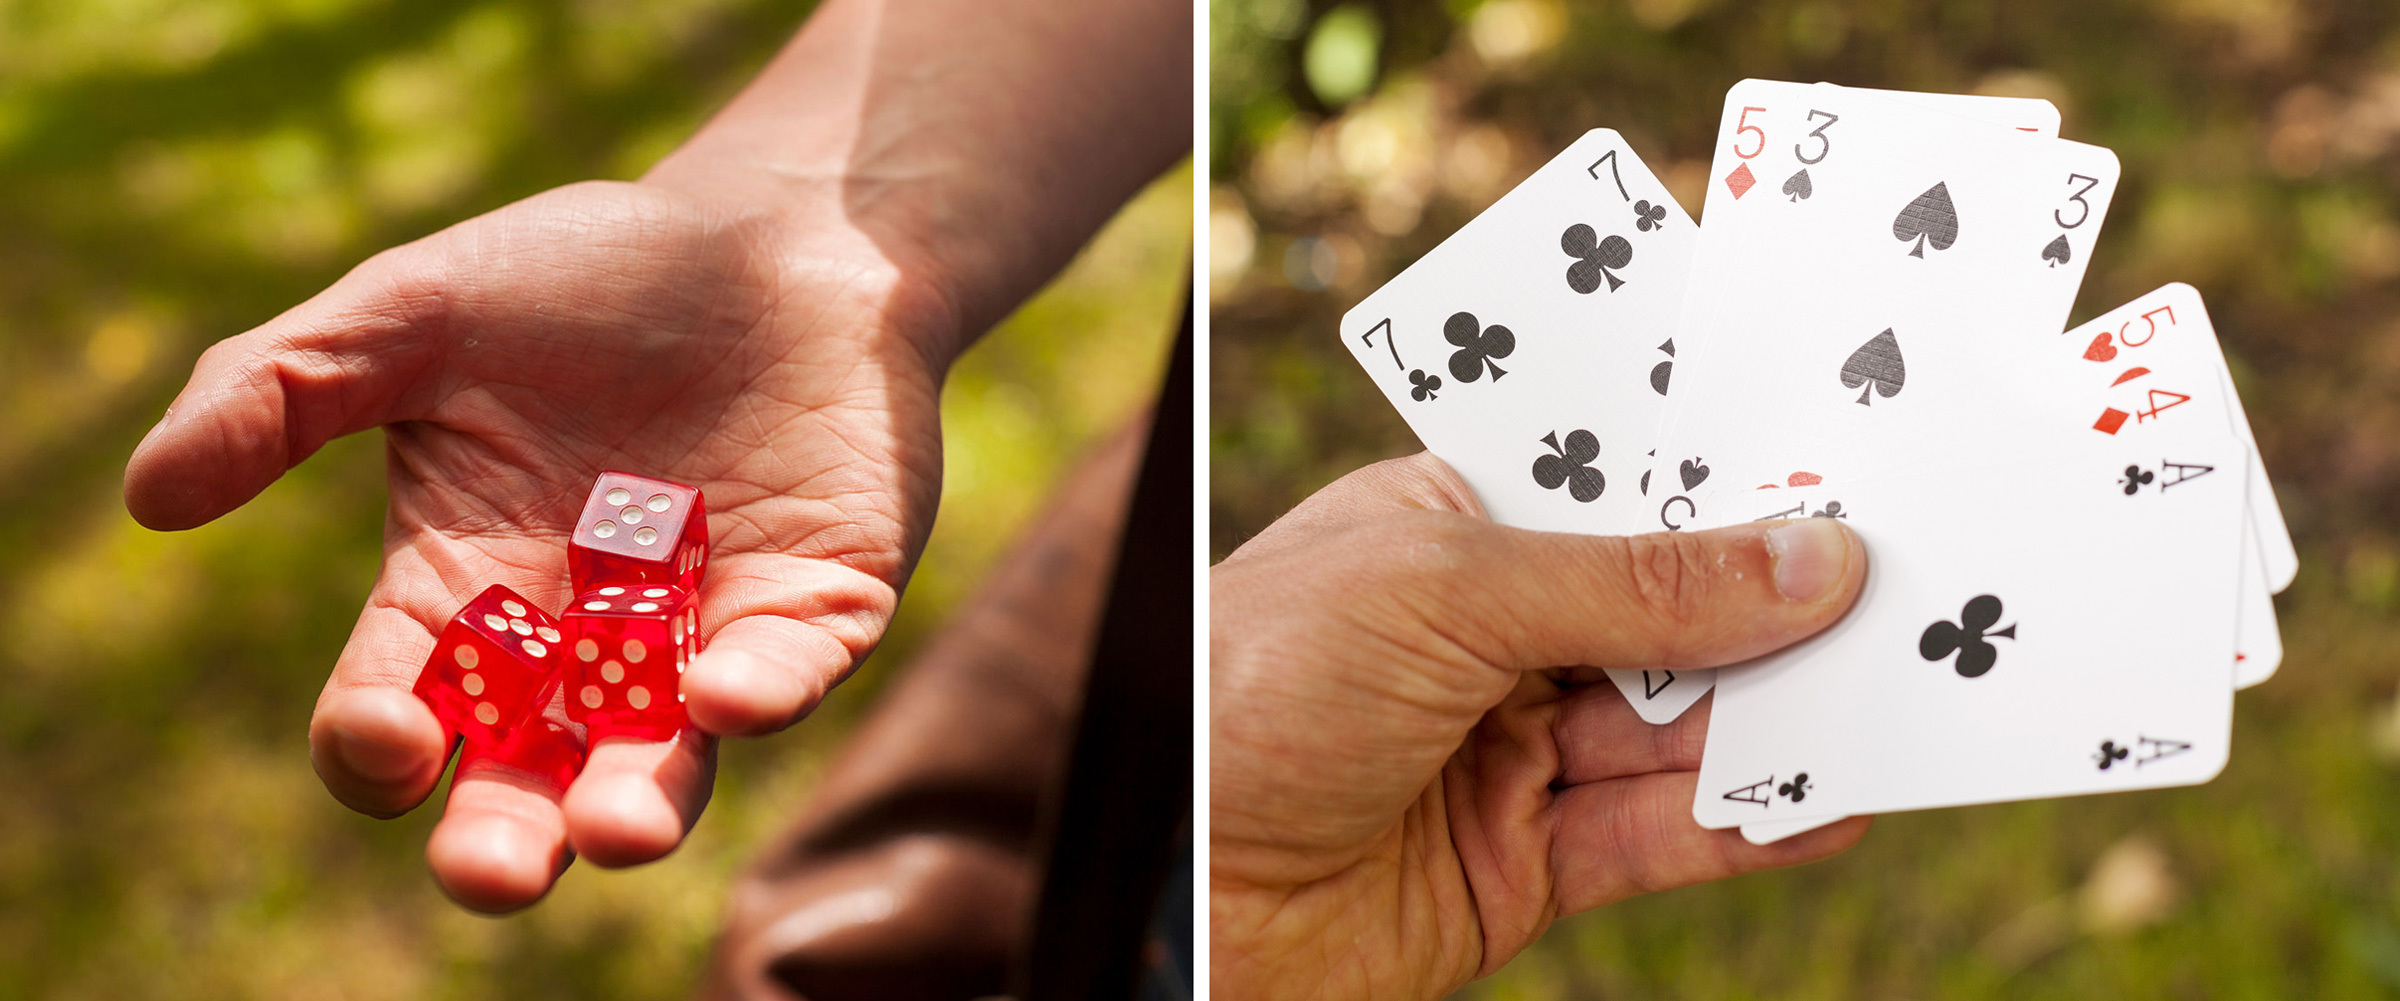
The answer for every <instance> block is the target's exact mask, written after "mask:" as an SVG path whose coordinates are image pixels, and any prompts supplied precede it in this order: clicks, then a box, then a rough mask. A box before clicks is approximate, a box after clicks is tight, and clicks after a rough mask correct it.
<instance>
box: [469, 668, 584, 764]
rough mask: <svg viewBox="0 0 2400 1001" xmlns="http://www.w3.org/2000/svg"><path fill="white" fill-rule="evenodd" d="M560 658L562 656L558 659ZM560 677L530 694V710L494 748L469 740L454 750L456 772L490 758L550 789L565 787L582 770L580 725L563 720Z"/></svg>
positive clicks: (555, 677) (565, 710)
mask: <svg viewBox="0 0 2400 1001" xmlns="http://www.w3.org/2000/svg"><path fill="white" fill-rule="evenodd" d="M562 661H563V658H562ZM563 683H564V682H563V680H562V679H561V678H560V677H559V676H557V675H552V676H551V677H550V679H549V681H547V682H546V683H544V684H543V685H542V687H541V690H540V691H539V692H538V693H536V694H535V695H534V699H533V704H534V709H533V711H532V712H531V713H528V714H527V715H526V716H525V718H524V719H523V720H522V721H520V722H519V723H518V724H517V726H516V728H515V729H513V730H511V731H509V734H508V739H507V740H505V741H503V742H501V743H500V744H499V746H497V747H486V746H484V745H481V744H476V743H473V742H469V743H468V744H467V746H466V747H465V748H463V749H461V750H460V751H459V752H458V771H459V774H461V775H464V774H466V772H467V769H468V768H469V766H472V765H474V764H475V763H477V762H479V761H484V760H491V761H494V762H497V763H499V764H502V765H506V766H508V767H511V768H515V769H517V770H519V771H523V772H528V773H530V774H532V775H534V776H535V777H537V778H539V779H541V780H542V781H544V782H546V783H549V785H550V787H551V788H553V789H565V788H566V787H567V786H568V785H569V784H570V783H572V782H574V781H575V776H577V775H579V774H582V772H583V759H584V734H583V727H580V726H577V725H575V724H574V723H572V722H569V721H568V719H567V706H566V700H564V699H562V698H560V697H559V687H560V686H561V685H562V684H563Z"/></svg>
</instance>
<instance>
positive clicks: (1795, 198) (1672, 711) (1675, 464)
mask: <svg viewBox="0 0 2400 1001" xmlns="http://www.w3.org/2000/svg"><path fill="white" fill-rule="evenodd" d="M1743 88H1749V89H1748V90H1747V91H1744V90H1743ZM1736 90H1737V91H1739V92H1742V93H1743V96H1745V97H1756V98H1757V99H1758V100H1772V101H1774V102H1777V103H1778V104H1783V105H1800V104H1806V103H1809V102H1810V101H1811V100H1812V98H1813V97H1814V96H1815V95H1820V94H1822V93H1824V92H1825V91H1828V90H1830V91H1832V92H1835V93H1837V94H1838V93H1840V92H1842V91H1843V88H1839V87H1833V86H1832V85H1823V84H1821V85H1816V86H1813V87H1812V86H1809V85H1804V84H1795V83H1782V82H1777V81H1758V80H1752V81H1744V83H1743V84H1742V85H1741V86H1739V87H1737V88H1736ZM1858 93H1861V94H1865V95H1869V96H1870V97H1880V98H1881V99H1886V100H1891V101H1897V102H1902V103H1904V104H1906V105H1908V106H1910V107H1913V108H1916V109H1919V110H1921V111H1923V112H1925V113H1926V114H1929V115H1934V116H1937V117H1938V119H1939V120H1940V121H1942V122H1943V123H1944V126H1945V128H1946V129H1948V130H1957V131H1963V132H1967V133H1970V134H1974V133H1982V132H1984V131H1986V130H1989V129H1990V128H1991V127H1992V126H2005V127H2008V128H2013V129H2020V130H2022V131H2025V132H2029V133H2032V134H2034V135H2036V136H2049V137H2054V136H2056V135H2057V133H2058V121H2059V117H2058V109H2057V108H2056V107H2055V106H2053V105H2051V104H2050V103H2049V102H2048V101H2040V100H2032V99H2025V98H1995V97H1978V96H1962V95H1951V94H1919V93H1911V92H1905V91H1875V90H1864V91H1858ZM1727 108H1728V111H1727V117H1726V122H1725V126H1724V128H1725V131H1726V132H1727V133H1728V134H1731V135H1734V136H1735V137H1736V138H1737V139H1741V138H1754V139H1756V140H1757V142H1756V143H1755V146H1756V148H1755V149H1752V150H1751V151H1750V152H1751V153H1752V154H1753V156H1754V157H1755V156H1756V154H1758V153H1759V152H1761V151H1763V150H1765V149H1766V143H1767V141H1768V140H1767V138H1766V133H1765V131H1764V129H1763V128H1761V127H1759V126H1754V125H1751V124H1750V123H1749V121H1748V119H1747V117H1746V115H1745V113H1746V112H1747V111H1748V110H1750V109H1748V108H1747V107H1744V106H1743V105H1741V104H1737V103H1736V102H1735V101H1734V100H1733V98H1732V97H1730V96H1729V98H1728V101H1727ZM1833 117H1834V116H1833V114H1832V113H1826V112H1818V113H1816V114H1812V115H1809V116H1807V117H1805V118H1804V119H1803V122H1804V124H1807V125H1811V126H1814V128H1812V129H1811V130H1810V131H1809V132H1808V133H1807V134H1806V135H1805V136H1798V137H1797V138H1798V139H1799V140H1800V141H1795V142H1794V143H1793V144H1792V149H1791V152H1790V155H1791V158H1792V160H1793V161H1794V162H1795V163H1797V164H1799V165H1800V166H1799V169H1798V170H1796V171H1795V172H1794V173H1792V174H1791V175H1789V176H1788V177H1787V178H1786V179H1785V181H1784V184H1783V186H1784V189H1785V190H1783V191H1782V192H1781V194H1782V195H1783V196H1784V197H1785V198H1787V199H1789V200H1791V201H1792V202H1794V203H1798V202H1800V201H1804V200H1808V199H1810V198H1813V197H1814V195H1815V190H1814V186H1813V185H1814V182H1813V180H1812V179H1811V177H1810V175H1809V173H1808V170H1809V166H1810V165H1812V164H1823V163H1825V162H1826V161H1827V160H1828V159H1829V157H1830V156H1831V150H1832V139H1831V138H1830V137H1829V135H1828V131H1829V130H1830V128H1831V126H1832V124H1834V121H1833ZM1778 137H1779V138H1780V137H1781V132H1780V130H1779V132H1778ZM1733 152H1736V153H1738V151H1733ZM1736 158H1737V159H1738V158H1739V157H1738V156H1737V157H1736ZM1725 159H1726V155H1725V153H1723V152H1721V153H1720V155H1719V160H1720V161H1723V160H1725ZM1837 166H1839V164H1837ZM1742 169H1746V168H1742ZM1751 183H1755V182H1751ZM1746 190H1747V187H1746V186H1743V185H1735V186H1729V187H1723V188H1719V187H1714V186H1712V188H1711V189H1710V193H1709V195H1708V197H1709V199H1710V201H1711V204H1712V205H1713V204H1715V203H1716V202H1717V201H1718V199H1720V198H1721V197H1724V196H1726V195H1727V193H1728V192H1731V197H1733V198H1735V199H1736V200H1738V198H1739V197H1740V195H1741V194H1742V193H1743V192H1745V191H1746ZM1710 212H1711V213H1712V214H1716V215H1722V214H1723V213H1720V212H1718V210H1716V209H1714V208H1712V209H1710ZM1710 238H1711V236H1710V235H1709V234H1704V235H1703V240H1704V241H1705V240H1707V239H1710ZM1692 297H1693V296H1692V293H1690V292H1687V303H1686V306H1685V310H1687V311H1688V310H1690V309H1692V306H1691V305H1690V301H1689V300H1690V299H1691V298H1692ZM2062 319H2063V315H2062ZM1683 320H1684V322H1683V324H1682V326H1680V327H1679V328H1678V336H1691V335H1693V334H1694V333H1695V332H1694V331H1693V328H1692V324H1691V323H1690V322H1689V321H1690V318H1689V315H1688V312H1687V314H1686V315H1685V316H1684V317H1683ZM1660 348H1661V350H1662V352H1665V353H1668V354H1672V353H1673V352H1674V348H1675V344H1674V342H1673V341H1669V342H1667V343H1666V344H1662V345H1661V346H1660ZM1670 369H1671V366H1670V365H1669V364H1667V363H1666V362H1665V361H1662V362H1661V363H1660V364H1659V365H1658V366H1657V367H1656V368H1654V369H1653V370H1652V374H1653V376H1654V377H1655V378H1656V388H1657V389H1658V390H1659V391H1660V392H1661V394H1662V395H1666V396H1668V397H1669V398H1670V399H1672V398H1673V397H1674V395H1675V394H1674V393H1673V391H1672V389H1671V386H1670V383H1669V380H1668V379H1667V378H1666V374H1667V373H1668V372H1669V371H1670ZM1659 420H1660V421H1662V422H1663V420H1664V417H1663V415H1662V416H1661V418H1659ZM1656 440H1657V434H1656V433H1655V432H1654V433H1653V435H1652V436H1651V444H1652V446H1653V447H1652V448H1650V449H1649V450H1647V455H1648V456H1649V457H1650V458H1651V460H1652V461H1653V462H1658V460H1659V458H1660V456H1659V453H1658V451H1657V449H1656V447H1655V443H1656ZM1805 466H1806V464H1805V463H1801V464H1797V465H1792V466H1791V468H1790V469H1789V470H1785V471H1781V472H1779V473H1778V475H1777V477H1776V478H1775V481H1776V482H1782V483H1788V484H1793V485H1802V484H1807V483H1814V482H1819V481H1820V480H1821V479H1822V476H1821V474H1818V473H1813V472H1811V471H1810V470H1809V469H1807V468H1805ZM1714 471H1715V470H1714V469H1713V468H1712V467H1711V466H1710V465H1709V462H1708V458H1707V456H1705V455H1697V454H1695V455H1689V456H1683V455H1677V456H1676V457H1673V458H1670V459H1667V460H1666V461H1665V462H1663V463H1660V464H1659V465H1658V466H1657V468H1655V469H1654V470H1651V471H1647V472H1645V473H1644V474H1643V477H1642V481H1641V482H1642V487H1643V490H1642V497H1641V499H1642V500H1643V501H1644V502H1645V507H1644V509H1643V510H1642V511H1641V512H1639V513H1637V514H1635V515H1633V516H1632V517H1631V519H1630V520H1629V521H1625V522H1622V523H1620V524H1619V526H1618V527H1616V528H1615V529H1613V531H1618V532H1628V533H1630V532H1644V531H1658V530H1661V529H1668V530H1672V529H1676V528H1680V527H1681V526H1682V524H1683V522H1684V521H1686V520H1688V519H1689V518H1690V517H1692V516H1694V515H1695V514H1697V509H1696V508H1695V507H1694V506H1693V505H1694V500H1693V498H1694V497H1696V496H1699V494H1700V491H1701V488H1702V487H1703V486H1704V485H1706V484H1708V482H1709V477H1710V476H1711V475H1712V474H1713V473H1714ZM1717 482H1718V483H1720V484H1721V483H1723V482H1724V481H1723V480H1719V481H1717ZM1610 677H1611V679H1612V680H1614V681H1616V683H1617V685H1618V687H1619V689H1620V690H1622V691H1623V692H1625V694H1626V698H1627V700H1628V701H1631V702H1633V703H1634V705H1635V706H1636V707H1637V708H1639V709H1642V710H1643V718H1644V719H1648V720H1650V721H1652V722H1666V721H1667V720H1669V719H1672V718H1674V716H1675V715H1676V714H1679V713H1681V712H1682V711H1683V709H1684V708H1687V707H1689V706H1690V705H1691V703H1692V702H1694V701H1697V700H1698V699H1699V697H1700V696H1701V695H1702V694H1705V693H1706V692H1707V691H1708V688H1709V686H1710V685H1711V684H1712V683H1713V681H1712V679H1713V677H1714V674H1713V672H1711V671H1708V670H1685V671H1677V672H1673V673H1672V674H1669V673H1668V672H1663V671H1661V672H1632V671H1612V672H1611V673H1610ZM1637 683H1638V684H1639V687H1636V685H1637ZM1661 684H1664V685H1667V686H1669V687H1668V688H1666V689H1665V690H1663V691H1662V689H1661V688H1659V687H1658V686H1659V685H1661ZM1673 686H1681V691H1680V692H1678V693H1675V697H1676V700H1675V701H1673V702H1670V703H1661V702H1659V700H1658V696H1659V695H1662V694H1667V693H1668V692H1674V688H1673Z"/></svg>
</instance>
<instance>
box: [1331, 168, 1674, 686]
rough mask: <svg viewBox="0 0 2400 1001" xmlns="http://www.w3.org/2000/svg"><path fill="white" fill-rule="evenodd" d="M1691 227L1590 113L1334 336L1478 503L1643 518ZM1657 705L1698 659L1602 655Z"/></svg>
mask: <svg viewBox="0 0 2400 1001" xmlns="http://www.w3.org/2000/svg"><path fill="white" fill-rule="evenodd" d="M1697 238H1698V233H1697V230H1696V229H1695V227H1694V226H1693V224H1692V221H1691V217H1690V216H1688V215H1686V214H1685V213H1684V211H1683V209H1682V208H1681V207H1679V206H1678V205H1677V204H1676V203H1675V200H1674V198H1673V197H1672V196H1671V195H1669V194H1668V193H1667V190H1666V187H1665V185H1663V184H1660V183H1659V181H1658V178H1657V177H1656V176H1655V175H1653V174H1652V173H1651V172H1650V169H1649V168H1648V167H1647V166H1646V165H1644V164H1643V163H1642V161H1641V159H1640V158H1639V157H1637V156H1635V155H1634V153H1633V151H1632V150H1631V149H1630V148H1628V147H1627V146H1626V145H1625V143H1624V140H1623V139H1622V137H1620V136H1618V135H1617V133H1616V132H1615V131H1613V130H1609V129H1596V130H1593V131H1591V132H1588V133H1586V134H1585V135H1584V136H1583V138H1581V139H1579V140H1577V141H1576V142H1575V143H1574V144H1573V145H1571V146H1569V147H1567V149H1566V150H1565V151H1564V152H1561V153H1560V154H1559V155H1558V156H1557V157H1554V158H1553V159H1552V160H1551V161H1550V162H1549V163H1547V164H1545V165H1543V166H1542V167H1541V169H1539V170H1537V171H1535V172H1534V174H1533V176H1532V177H1530V178H1528V179H1526V181H1525V182H1524V183H1523V184H1521V185H1519V186H1518V187H1517V188H1516V189H1514V190H1512V191H1510V192H1509V193H1508V194H1507V195H1504V196H1502V197H1501V198H1500V200H1499V201H1497V202H1495V203H1493V204H1492V206H1491V207H1490V208H1488V209H1486V210H1485V211H1484V212H1483V214H1481V215H1479V216H1477V217H1476V218H1475V219H1474V220H1473V221H1472V222H1469V223H1468V224H1467V225H1466V226H1464V227H1462V228H1461V229H1460V230H1459V231H1458V232H1457V233H1455V234H1453V235H1452V236H1451V237H1450V238H1449V239H1448V240H1445V241H1443V242H1442V244H1441V246H1439V247H1436V248H1434V250H1433V251H1432V252H1431V253H1428V254H1426V255H1425V257H1423V258H1422V259H1420V260H1418V261H1417V262H1416V263H1415V264H1413V265H1411V266H1410V267H1409V268H1408V269H1407V270H1406V271H1403V272H1401V273H1400V275H1399V276H1397V277H1395V278H1393V279H1392V281H1391V282H1390V283H1389V284H1386V285H1385V286H1384V287H1383V288H1381V289H1378V290H1377V291H1376V292H1375V293H1374V294H1373V295H1370V296H1368V297H1367V298H1366V299H1365V300H1363V301H1361V302H1360V303H1359V304H1358V305H1357V306H1356V307H1354V308H1352V309H1351V310H1350V312H1349V313H1348V314H1347V315H1345V316H1344V317H1343V320H1342V328H1343V332H1344V336H1343V341H1344V343H1346V344H1348V345H1349V346H1350V349H1351V352H1352V354H1353V355H1354V356H1356V357H1357V358H1358V360H1359V364H1360V365H1361V366H1363V367H1365V369H1366V370H1367V372H1368V374H1369V375H1370V376H1371V377H1373V378H1374V379H1375V381H1376V383H1377V385H1379V386H1381V387H1382V388H1383V390H1384V394H1385V396H1386V397H1387V398H1389V399H1390V400H1391V401H1392V405H1393V406H1394V407H1397V408H1398V409H1399V410H1400V413H1401V415H1402V416H1403V417H1404V418H1406V419H1407V420H1408V422H1409V426H1410V427H1411V428H1413V429H1415V430H1416V432H1417V437H1418V438H1419V439H1421V440H1423V441H1424V442H1425V446H1426V447H1427V448H1428V449H1430V450H1432V452H1433V453H1434V454H1435V455H1437V456H1440V457H1441V458H1442V460H1443V461H1445V462H1448V463H1449V464H1450V465H1451V467H1452V468H1454V469H1456V470H1458V472H1459V474H1460V475H1461V476H1462V477H1464V478H1465V479H1466V481H1467V484H1468V485H1469V486H1470V487H1472V488H1474V490H1475V493H1476V496H1477V497H1478V498H1479V499H1480V500H1481V501H1482V502H1483V504H1484V507H1485V510H1486V511H1487V512H1488V513H1489V514H1490V515H1491V517H1492V520H1493V521H1495V522H1497V523H1499V524H1503V525H1511V526H1515V527H1518V528H1530V529H1538V530H1543V531H1569V532H1584V533H1589V534H1603V535H1606V534H1622V533H1625V532H1631V531H1640V530H1641V529H1640V527H1639V526H1640V524H1641V522H1642V520H1643V518H1644V510H1645V508H1646V505H1645V504H1644V503H1643V500H1642V491H1643V489H1644V484H1643V480H1644V477H1645V476H1646V474H1647V473H1648V472H1649V464H1650V461H1651V460H1650V457H1649V456H1648V455H1646V454H1645V453H1646V452H1647V451H1648V449H1649V445H1648V436H1649V434H1650V431H1651V429H1652V428H1654V427H1655V426H1656V425H1657V422H1658V408H1659V406H1660V405H1661V403H1662V402H1663V400H1664V394H1665V390H1666V386H1667V383H1668V379H1669V378H1670V376H1671V372H1672V366H1673V361H1674V350H1673V345H1672V343H1671V342H1670V341H1669V337H1670V335H1671V334H1672V333H1673V331H1674V330H1675V327H1676V322H1677V320H1676V311H1677V310H1678V309H1680V308H1681V306H1682V303H1683V281H1684V278H1685V276H1686V274H1687V273H1688V272H1689V262H1690V259H1691V249H1692V245H1693V243H1694V241H1695V240H1696V239H1697ZM1609 673H1610V677H1611V678H1612V679H1614V680H1615V681H1616V683H1617V685H1618V687H1619V689H1620V690H1621V691H1623V692H1624V693H1625V695H1626V697H1627V701H1629V702H1631V703H1633V705H1634V707H1635V709H1636V711H1637V712H1639V713H1640V714H1641V715H1642V718H1644V719H1647V720H1650V721H1651V722H1654V723H1663V722H1666V721H1668V720H1672V719H1674V718H1675V717H1676V716H1677V715H1680V714H1681V713H1682V712H1683V710H1684V709H1686V708H1688V707H1689V706H1690V705H1691V704H1692V702H1694V701H1696V700H1697V699H1698V698H1699V697H1700V696H1701V695H1702V694H1704V693H1706V692H1707V690H1708V687H1707V684H1706V682H1705V675H1703V677H1702V678H1701V679H1700V680H1698V681H1695V680H1693V679H1692V677H1691V674H1692V672H1667V671H1663V670H1661V671H1650V672H1643V671H1639V670H1633V671H1619V670H1612V671H1610V672H1609Z"/></svg>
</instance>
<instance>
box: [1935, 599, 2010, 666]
mask: <svg viewBox="0 0 2400 1001" xmlns="http://www.w3.org/2000/svg"><path fill="white" fill-rule="evenodd" d="M1999 621H2000V599H1999V598H1998V597H1997V596H1995V595H1989V594H1979V595H1976V596H1975V597H1972V598H1969V599H1967V604H1966V607H1964V608H1961V609H1959V611H1958V621H1957V622H1955V623H1954V622H1951V621H1950V620H1948V619H1943V620H1941V621H1938V622H1935V623H1934V624H1932V625H1930V626H1926V627H1925V632H1924V633H1922V634H1920V635H1919V636H1918V637H1917V654H1918V655H1919V656H1922V657H1924V658H1925V659H1926V660H1941V659H1942V658H1944V657H1948V656H1950V655H1951V654H1952V653H1956V654H1958V663H1957V664H1956V665H1955V668H1956V670H1957V671H1958V676H1959V677H1961V678H1980V677H1982V676H1983V673H1984V672H1986V671H1989V670H1991V669H1992V665H1993V664H1995V663H1998V662H1999V660H2000V651H1999V649H1998V648H1996V647H1994V646H1992V642H1991V641H1992V640H1995V639H2000V638H2003V637H2005V638H2007V639H2012V640H2013V639H2016V638H2017V624H2016V623H2014V622H2011V623H2009V624H2008V628H2006V629H1998V630H1995V629H1993V628H1992V625H1993V624H1994V623H1997V622H1999Z"/></svg>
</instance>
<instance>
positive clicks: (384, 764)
mask: <svg viewBox="0 0 2400 1001" xmlns="http://www.w3.org/2000/svg"><path fill="white" fill-rule="evenodd" d="M333 753H334V754H335V755H338V756H339V757H340V758H341V759H342V767H344V768H347V769H349V770H350V773H351V774H353V775H357V776H358V777H360V778H363V779H367V780H370V781H374V782H398V781H400V780H401V779H405V778H408V777H409V776H411V775H414V774H416V771H417V765H418V761H417V755H416V752H415V751H414V750H413V749H411V748H408V747H404V746H401V745H399V744H394V743H392V742H390V741H388V740H382V739H379V738H377V737H374V736H371V735H368V734H365V733H361V732H359V731H357V730H354V729H351V728H350V727H348V726H344V725H342V724H340V723H335V724H334V725H333Z"/></svg>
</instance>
